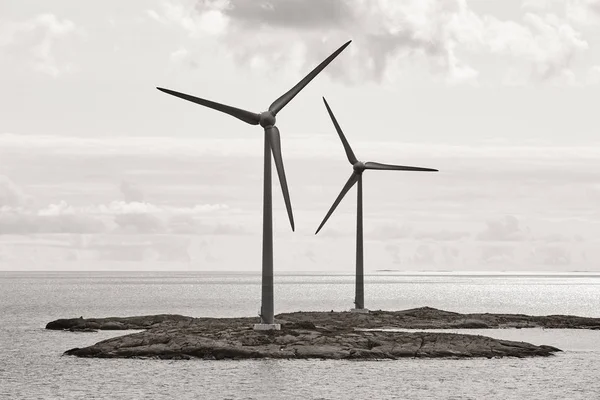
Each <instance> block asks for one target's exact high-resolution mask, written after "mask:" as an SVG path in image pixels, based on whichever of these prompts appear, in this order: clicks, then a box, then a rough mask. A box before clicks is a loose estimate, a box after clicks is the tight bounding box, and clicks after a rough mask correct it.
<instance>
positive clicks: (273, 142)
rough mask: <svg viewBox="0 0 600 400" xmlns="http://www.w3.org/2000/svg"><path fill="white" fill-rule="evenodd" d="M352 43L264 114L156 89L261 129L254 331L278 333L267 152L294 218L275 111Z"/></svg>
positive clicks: (291, 222) (334, 53)
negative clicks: (258, 291)
mask: <svg viewBox="0 0 600 400" xmlns="http://www.w3.org/2000/svg"><path fill="white" fill-rule="evenodd" d="M351 42H352V41H351V40H350V41H348V42H346V43H345V44H344V45H343V46H341V47H340V48H339V49H337V50H336V51H334V52H333V54H331V55H330V56H329V57H327V58H326V59H325V60H324V61H323V62H321V64H319V65H317V67H316V68H315V69H313V70H312V71H311V72H310V73H309V74H308V75H306V76H305V77H304V79H302V80H301V81H300V82H298V83H297V84H296V86H294V87H293V88H291V89H290V90H289V91H288V92H286V93H285V94H283V95H282V96H281V97H279V98H278V99H277V100H275V101H274V102H273V103H272V104H271V105H270V106H269V109H268V111H263V112H261V113H258V114H257V113H254V112H251V111H246V110H242V109H239V108H235V107H231V106H228V105H225V104H220V103H216V102H214V101H210V100H206V99H201V98H199V97H194V96H190V95H189V94H184V93H179V92H176V91H173V90H169V89H164V88H160V87H157V89H158V90H160V91H162V92H165V93H167V94H170V95H173V96H176V97H179V98H181V99H184V100H188V101H191V102H193V103H196V104H200V105H201V106H204V107H208V108H212V109H213V110H217V111H221V112H223V113H225V114H229V115H231V116H233V117H235V118H237V119H240V120H242V121H244V122H246V123H248V124H250V125H259V124H260V126H262V127H263V128H264V132H265V144H264V183H263V184H264V188H263V243H262V292H261V295H262V296H261V297H262V299H261V309H260V319H261V323H260V324H255V325H254V329H257V330H273V329H275V330H278V329H280V326H279V324H275V323H274V305H273V203H272V188H271V186H272V182H271V153H272V154H273V159H274V161H275V167H276V168H277V174H278V175H279V182H280V184H281V190H282V192H283V199H284V201H285V207H286V209H287V214H288V217H289V220H290V225H291V226H292V231H293V230H294V216H293V215H292V204H291V202H290V194H289V191H288V186H287V180H286V178H285V171H284V169H283V159H282V156H281V139H280V135H279V129H277V127H276V126H275V116H276V115H277V113H279V111H281V110H282V109H283V107H285V106H286V104H287V103H289V102H290V101H291V100H292V99H293V98H294V97H295V96H296V95H297V94H298V93H300V91H301V90H302V89H303V88H304V87H305V86H306V85H308V83H309V82H310V81H311V80H313V78H314V77H315V76H317V75H318V74H319V73H320V72H321V71H322V70H323V69H324V68H325V67H326V66H327V65H328V64H329V63H330V62H331V61H333V59H334V58H336V57H337V56H338V55H339V54H340V53H341V52H342V51H343V50H344V49H345V48H346V47H348V45H349V44H350V43H351Z"/></svg>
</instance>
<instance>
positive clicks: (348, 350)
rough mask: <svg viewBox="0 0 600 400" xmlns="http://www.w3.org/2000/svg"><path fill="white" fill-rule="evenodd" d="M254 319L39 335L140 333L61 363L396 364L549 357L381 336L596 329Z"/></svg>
mask: <svg viewBox="0 0 600 400" xmlns="http://www.w3.org/2000/svg"><path fill="white" fill-rule="evenodd" d="M257 322H258V321H257V318H192V317H186V316H182V315H170V314H163V315H150V316H138V317H112V318H87V319H84V318H72V319H59V320H56V321H52V322H50V323H48V324H47V325H46V329H55V330H69V331H95V330H98V329H103V330H129V329H135V330H140V329H142V330H144V331H143V332H137V333H132V334H129V335H125V336H120V337H116V338H112V339H108V340H104V341H101V342H99V343H96V344H94V345H92V346H89V347H84V348H74V349H71V350H67V351H66V352H65V354H66V355H74V356H79V357H98V358H159V359H191V358H201V359H245V358H287V359H295V358H322V359H397V358H402V357H423V358H468V357H487V358H493V357H533V356H550V355H552V354H553V353H555V352H558V351H561V350H560V349H557V348H555V347H551V346H544V345H540V346H536V345H533V344H529V343H524V342H515V341H508V340H500V339H493V338H489V337H485V336H480V335H466V334H452V333H433V332H394V331H389V330H386V329H459V328H460V329H470V328H534V327H543V328H571V329H600V318H584V317H576V316H565V315H551V316H529V315H523V314H487V313H486V314H459V313H454V312H449V311H443V310H437V309H434V308H430V307H422V308H416V309H411V310H404V311H372V312H370V313H368V314H358V313H350V312H293V313H283V314H278V315H277V316H276V322H277V323H280V324H281V330H280V331H255V330H253V329H252V324H254V323H257Z"/></svg>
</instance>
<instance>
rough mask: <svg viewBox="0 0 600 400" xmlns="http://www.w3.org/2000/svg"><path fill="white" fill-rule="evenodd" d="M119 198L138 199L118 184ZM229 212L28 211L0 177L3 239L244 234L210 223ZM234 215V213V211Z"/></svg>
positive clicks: (117, 204)
mask: <svg viewBox="0 0 600 400" xmlns="http://www.w3.org/2000/svg"><path fill="white" fill-rule="evenodd" d="M120 188H121V191H122V192H123V195H124V196H125V197H126V198H128V200H132V199H135V198H137V199H141V198H142V197H143V194H142V193H141V191H139V190H138V189H136V188H135V187H134V186H133V185H131V184H127V183H123V184H122V185H121V187H120ZM229 212H231V210H230V208H229V207H228V206H227V205H224V204H197V205H194V206H192V207H173V206H162V205H156V204H152V203H148V202H141V201H120V200H116V201H111V202H109V203H107V204H92V205H85V206H73V205H71V204H69V203H67V202H66V201H60V202H57V203H52V204H48V205H46V206H44V207H34V206H33V205H32V201H31V197H30V196H27V195H26V194H25V193H24V192H23V190H22V189H21V188H19V187H18V186H17V185H16V184H14V183H13V182H12V181H11V180H10V179H9V178H7V177H5V176H0V235H8V234H22V235H29V234H52V233H56V234H64V233H80V234H87V233H111V234H123V233H126V234H131V233H145V234H171V233H173V234H180V233H186V234H197V235H207V234H217V235H229V234H247V233H248V232H247V231H246V230H245V229H244V228H243V227H240V226H236V225H231V224H227V223H223V222H221V221H219V220H218V219H217V220H212V221H210V222H208V218H206V217H208V216H211V217H214V216H218V215H222V214H227V213H229ZM234 212H235V210H234Z"/></svg>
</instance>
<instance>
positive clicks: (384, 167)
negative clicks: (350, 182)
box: [365, 161, 438, 172]
mask: <svg viewBox="0 0 600 400" xmlns="http://www.w3.org/2000/svg"><path fill="white" fill-rule="evenodd" d="M365 169H379V170H384V171H422V172H438V170H437V169H433V168H421V167H405V166H403V165H390V164H381V163H376V162H370V161H369V162H366V163H365Z"/></svg>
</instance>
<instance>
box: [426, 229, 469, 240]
mask: <svg viewBox="0 0 600 400" xmlns="http://www.w3.org/2000/svg"><path fill="white" fill-rule="evenodd" d="M470 236H471V234H470V233H468V232H459V231H449V230H446V229H444V230H441V231H439V232H416V233H415V234H414V237H415V239H419V240H423V239H429V240H434V241H440V242H451V241H457V240H461V239H464V238H468V237H470Z"/></svg>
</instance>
